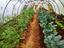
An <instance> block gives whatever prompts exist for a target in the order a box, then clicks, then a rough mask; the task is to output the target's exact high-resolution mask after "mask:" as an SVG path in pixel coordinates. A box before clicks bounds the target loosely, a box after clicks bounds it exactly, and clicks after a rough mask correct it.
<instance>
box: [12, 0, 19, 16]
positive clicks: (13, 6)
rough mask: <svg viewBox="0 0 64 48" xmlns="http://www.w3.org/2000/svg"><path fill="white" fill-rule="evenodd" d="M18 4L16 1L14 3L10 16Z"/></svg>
mask: <svg viewBox="0 0 64 48" xmlns="http://www.w3.org/2000/svg"><path fill="white" fill-rule="evenodd" d="M17 4H18V1H17V2H16V3H15V5H13V9H12V15H14V14H13V11H14V9H15V6H16V5H17Z"/></svg>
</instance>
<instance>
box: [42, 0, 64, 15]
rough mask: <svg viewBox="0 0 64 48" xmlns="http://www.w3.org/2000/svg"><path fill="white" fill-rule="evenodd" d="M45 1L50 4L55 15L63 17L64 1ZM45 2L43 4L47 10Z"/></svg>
mask: <svg viewBox="0 0 64 48" xmlns="http://www.w3.org/2000/svg"><path fill="white" fill-rule="evenodd" d="M44 1H47V3H50V4H51V5H52V7H53V10H54V11H55V12H56V13H57V14H63V15H64V11H63V10H64V0H44ZM47 3H46V2H45V4H43V6H44V8H46V9H48V8H47V7H48V5H47Z"/></svg>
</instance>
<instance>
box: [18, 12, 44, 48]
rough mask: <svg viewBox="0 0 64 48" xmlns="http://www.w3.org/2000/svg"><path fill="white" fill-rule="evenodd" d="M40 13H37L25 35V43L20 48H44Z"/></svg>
mask: <svg viewBox="0 0 64 48" xmlns="http://www.w3.org/2000/svg"><path fill="white" fill-rule="evenodd" d="M37 16H38V13H35V14H34V16H33V18H32V21H31V22H30V24H29V26H28V29H27V30H26V31H25V33H24V38H25V39H24V40H23V43H22V44H21V45H20V47H18V48H44V47H43V33H42V30H41V27H40V25H39V22H38V20H37Z"/></svg>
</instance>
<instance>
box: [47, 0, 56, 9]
mask: <svg viewBox="0 0 64 48" xmlns="http://www.w3.org/2000/svg"><path fill="white" fill-rule="evenodd" d="M46 2H48V3H49V4H51V3H52V5H53V6H52V7H53V8H55V10H56V7H55V5H54V4H53V2H51V1H46ZM53 10H54V9H53Z"/></svg>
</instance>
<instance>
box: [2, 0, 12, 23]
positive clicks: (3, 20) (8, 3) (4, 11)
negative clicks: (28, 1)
mask: <svg viewBox="0 0 64 48" xmlns="http://www.w3.org/2000/svg"><path fill="white" fill-rule="evenodd" d="M10 1H12V0H9V2H8V3H7V4H6V6H5V8H4V11H3V15H2V19H3V22H4V14H5V10H6V8H7V6H8V4H9V3H10Z"/></svg>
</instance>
